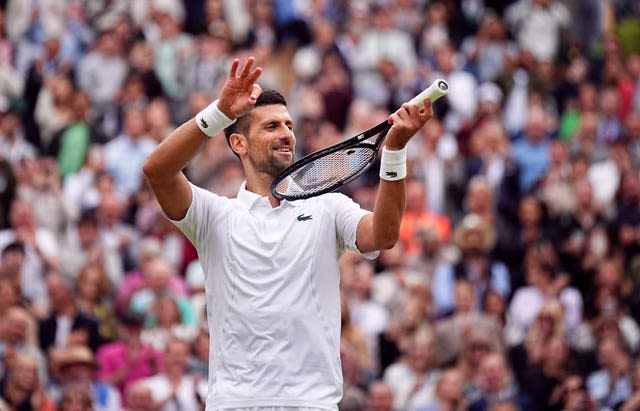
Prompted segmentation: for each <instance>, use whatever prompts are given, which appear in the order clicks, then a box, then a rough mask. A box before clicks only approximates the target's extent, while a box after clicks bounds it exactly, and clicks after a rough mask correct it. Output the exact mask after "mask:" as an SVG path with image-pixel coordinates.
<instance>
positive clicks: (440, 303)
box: [433, 214, 511, 314]
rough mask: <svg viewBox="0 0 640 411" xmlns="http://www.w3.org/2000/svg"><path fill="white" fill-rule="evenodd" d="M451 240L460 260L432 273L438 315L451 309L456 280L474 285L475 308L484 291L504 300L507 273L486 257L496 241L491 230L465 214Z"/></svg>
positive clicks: (483, 223)
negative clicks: (466, 280)
mask: <svg viewBox="0 0 640 411" xmlns="http://www.w3.org/2000/svg"><path fill="white" fill-rule="evenodd" d="M453 238H454V241H455V243H456V245H457V247H458V248H459V250H460V253H461V258H460V260H459V261H457V262H456V263H454V264H444V265H442V266H440V267H438V268H437V269H436V272H435V276H434V278H433V296H434V301H435V304H436V308H437V310H438V312H439V313H440V314H447V313H448V312H450V311H451V309H453V305H454V297H455V295H454V294H455V293H454V289H455V281H456V279H468V280H470V281H471V282H472V283H473V284H474V292H475V293H476V295H477V300H476V301H477V302H478V304H479V302H480V301H481V297H482V294H483V293H484V292H486V291H487V290H488V289H493V290H495V291H497V292H499V293H500V294H501V295H503V296H507V295H508V294H509V292H510V290H511V284H510V280H509V272H508V270H507V268H506V266H505V265H504V263H502V262H501V261H497V260H494V259H493V258H492V257H491V255H490V254H489V251H490V250H491V249H492V248H493V246H494V244H495V241H496V233H495V231H494V230H493V228H492V227H491V226H490V225H488V224H487V223H486V222H485V221H484V220H483V219H481V218H480V217H479V216H478V215H476V214H467V215H466V216H465V217H464V219H463V220H462V221H461V222H460V223H459V224H458V226H457V227H456V229H455V231H454V234H453Z"/></svg>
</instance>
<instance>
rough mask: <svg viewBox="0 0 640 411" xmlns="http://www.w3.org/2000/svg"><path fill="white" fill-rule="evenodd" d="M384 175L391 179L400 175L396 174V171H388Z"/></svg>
mask: <svg viewBox="0 0 640 411" xmlns="http://www.w3.org/2000/svg"><path fill="white" fill-rule="evenodd" d="M384 175H385V176H387V177H390V178H396V177H398V173H396V172H395V171H387V172H386V173H384Z"/></svg>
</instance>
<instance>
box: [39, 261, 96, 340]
mask: <svg viewBox="0 0 640 411" xmlns="http://www.w3.org/2000/svg"><path fill="white" fill-rule="evenodd" d="M46 285H47V292H48V294H49V300H50V301H51V313H50V314H49V317H47V318H45V319H44V320H40V322H39V324H38V339H39V343H40V348H41V349H42V351H43V352H45V353H46V352H47V351H48V350H49V348H51V347H54V346H66V345H71V344H81V345H87V346H89V347H90V348H91V350H92V351H93V352H95V351H96V350H97V349H98V346H99V345H100V334H99V333H98V321H97V320H96V319H95V318H94V317H93V316H91V315H89V314H87V313H84V312H82V311H80V310H79V309H78V307H77V306H76V303H75V301H74V299H73V293H72V288H71V287H70V286H69V285H67V284H65V282H64V280H63V279H62V277H61V276H60V274H58V273H56V272H52V273H49V274H47V277H46Z"/></svg>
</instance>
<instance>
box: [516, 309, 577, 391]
mask: <svg viewBox="0 0 640 411" xmlns="http://www.w3.org/2000/svg"><path fill="white" fill-rule="evenodd" d="M507 332H510V330H507ZM565 336H566V333H565V326H564V310H563V308H562V306H561V305H560V304H559V303H558V302H557V301H555V300H551V301H548V302H546V303H545V304H544V305H543V306H542V307H541V308H540V311H538V314H537V315H536V317H535V319H534V320H533V323H531V325H530V326H529V329H528V330H527V334H526V336H525V337H524V339H523V340H522V341H521V342H519V343H518V344H517V345H512V346H511V347H510V350H509V356H510V359H511V363H512V365H513V367H514V370H515V372H516V377H517V378H518V379H520V378H521V377H522V372H525V371H526V370H527V369H528V368H529V367H532V366H539V365H540V363H541V361H542V358H543V356H544V350H545V348H546V345H547V343H548V342H549V340H550V339H552V338H554V337H562V338H565ZM512 338H513V337H512V336H509V335H507V336H506V340H507V343H508V342H510V341H513V340H512ZM518 338H520V337H518Z"/></svg>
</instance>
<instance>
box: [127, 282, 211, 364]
mask: <svg viewBox="0 0 640 411" xmlns="http://www.w3.org/2000/svg"><path fill="white" fill-rule="evenodd" d="M181 303H182V304H181ZM188 304H189V300H187V299H181V300H176V298H175V297H174V296H172V295H169V294H159V295H155V296H153V302H152V303H151V304H150V305H149V306H148V307H147V308H145V309H143V310H142V311H137V310H135V311H136V312H138V313H141V312H144V311H146V316H145V318H146V319H145V323H146V327H145V329H144V330H142V334H141V335H140V339H141V341H142V342H143V343H145V344H148V345H150V346H152V347H153V348H154V349H156V350H158V351H164V349H165V346H166V344H167V342H168V341H170V340H171V339H172V338H180V339H182V340H185V341H189V342H192V341H193V340H195V338H196V336H197V335H198V328H197V325H196V323H195V318H194V317H193V312H192V311H191V308H190V307H189V306H187V305H188Z"/></svg>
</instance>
